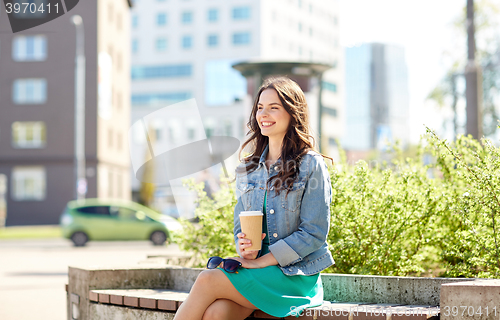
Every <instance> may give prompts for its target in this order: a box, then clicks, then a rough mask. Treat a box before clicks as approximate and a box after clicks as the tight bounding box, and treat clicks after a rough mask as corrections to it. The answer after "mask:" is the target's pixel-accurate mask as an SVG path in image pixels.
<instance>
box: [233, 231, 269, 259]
mask: <svg viewBox="0 0 500 320" xmlns="http://www.w3.org/2000/svg"><path fill="white" fill-rule="evenodd" d="M236 236H237V237H238V252H239V253H240V254H241V257H242V258H243V259H246V260H254V259H255V258H257V255H258V254H259V250H246V248H249V247H251V246H252V241H251V240H250V239H246V238H245V236H246V234H244V233H241V232H240V233H238V234H237V235H236ZM265 237H266V234H265V233H263V234H262V240H264V238H265Z"/></svg>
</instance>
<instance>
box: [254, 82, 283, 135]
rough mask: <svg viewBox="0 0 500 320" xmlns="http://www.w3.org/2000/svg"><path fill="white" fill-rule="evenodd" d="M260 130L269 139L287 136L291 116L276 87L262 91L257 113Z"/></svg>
mask: <svg viewBox="0 0 500 320" xmlns="http://www.w3.org/2000/svg"><path fill="white" fill-rule="evenodd" d="M255 118H256V120H257V123H258V124H259V127H260V132H261V133H262V135H264V136H268V137H269V139H281V140H282V139H283V138H284V137H285V134H286V131H287V129H288V125H289V123H290V118H291V116H290V115H289V114H288V112H287V111H286V110H285V108H284V107H283V105H282V104H281V101H280V98H279V97H278V93H277V92H276V90H274V89H266V90H264V91H262V93H261V94H260V97H259V102H258V105H257V114H256V115H255Z"/></svg>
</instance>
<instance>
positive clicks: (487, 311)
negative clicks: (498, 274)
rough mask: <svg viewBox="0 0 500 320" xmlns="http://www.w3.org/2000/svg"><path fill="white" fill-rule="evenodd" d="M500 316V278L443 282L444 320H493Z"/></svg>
mask: <svg viewBox="0 0 500 320" xmlns="http://www.w3.org/2000/svg"><path fill="white" fill-rule="evenodd" d="M499 317H500V280H498V279H491V280H490V279H481V280H476V281H473V282H469V281H467V282H456V283H447V284H443V286H442V288H441V319H442V320H451V319H453V320H465V319H467V320H483V319H484V320H489V319H491V320H493V319H498V318H499Z"/></svg>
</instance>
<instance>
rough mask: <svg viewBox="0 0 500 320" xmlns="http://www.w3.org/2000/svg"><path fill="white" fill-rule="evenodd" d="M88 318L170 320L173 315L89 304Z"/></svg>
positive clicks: (95, 319)
mask: <svg viewBox="0 0 500 320" xmlns="http://www.w3.org/2000/svg"><path fill="white" fill-rule="evenodd" d="M89 315H90V317H89V318H85V319H92V320H109V319H120V320H172V319H174V315H175V313H172V312H162V311H156V310H150V311H148V312H147V313H145V312H144V310H141V309H133V308H125V307H117V306H112V305H105V304H97V303H91V304H90V309H89Z"/></svg>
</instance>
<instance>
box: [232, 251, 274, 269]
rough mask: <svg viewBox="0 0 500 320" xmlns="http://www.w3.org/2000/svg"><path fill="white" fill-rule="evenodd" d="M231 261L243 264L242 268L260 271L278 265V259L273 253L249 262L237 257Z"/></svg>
mask: <svg viewBox="0 0 500 320" xmlns="http://www.w3.org/2000/svg"><path fill="white" fill-rule="evenodd" d="M231 259H234V260H238V261H239V262H241V266H242V267H243V268H246V269H259V268H265V267H268V266H275V265H277V264H278V260H276V258H275V257H274V255H273V254H272V253H271V252H269V253H266V254H265V255H263V256H261V257H259V258H257V259H251V260H249V259H244V258H240V257H235V258H231Z"/></svg>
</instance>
